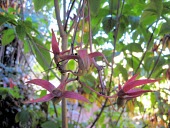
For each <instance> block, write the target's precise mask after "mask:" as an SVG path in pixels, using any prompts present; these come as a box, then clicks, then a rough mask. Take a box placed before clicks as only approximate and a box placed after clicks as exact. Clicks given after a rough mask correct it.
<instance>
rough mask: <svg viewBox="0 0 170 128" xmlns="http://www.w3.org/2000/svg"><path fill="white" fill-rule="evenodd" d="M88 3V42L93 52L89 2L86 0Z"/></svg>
mask: <svg viewBox="0 0 170 128" xmlns="http://www.w3.org/2000/svg"><path fill="white" fill-rule="evenodd" d="M87 5H88V18H89V42H90V52H93V50H92V30H91V16H90V4H89V1H88V0H87Z"/></svg>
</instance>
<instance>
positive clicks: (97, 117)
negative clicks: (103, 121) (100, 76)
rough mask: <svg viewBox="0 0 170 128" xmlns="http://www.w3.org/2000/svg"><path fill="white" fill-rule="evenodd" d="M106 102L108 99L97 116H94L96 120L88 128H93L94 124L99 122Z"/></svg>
mask: <svg viewBox="0 0 170 128" xmlns="http://www.w3.org/2000/svg"><path fill="white" fill-rule="evenodd" d="M107 101H108V98H107V99H106V100H105V102H104V105H103V106H102V108H101V110H100V112H99V114H98V115H97V116H96V119H95V120H94V121H93V123H92V125H91V126H90V128H93V126H94V125H95V124H96V122H97V121H98V120H99V118H100V116H101V115H102V113H103V111H104V108H105V106H106V103H107Z"/></svg>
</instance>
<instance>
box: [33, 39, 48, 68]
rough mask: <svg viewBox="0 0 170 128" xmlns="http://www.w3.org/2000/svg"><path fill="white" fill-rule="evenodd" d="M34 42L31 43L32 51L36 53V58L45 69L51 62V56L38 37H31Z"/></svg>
mask: <svg viewBox="0 0 170 128" xmlns="http://www.w3.org/2000/svg"><path fill="white" fill-rule="evenodd" d="M33 40H34V42H33V43H35V44H34V45H33V48H34V52H35V55H36V60H37V61H38V63H39V64H40V65H41V66H42V68H43V69H44V70H47V69H48V68H49V66H50V63H51V57H50V53H49V51H48V49H47V48H46V47H45V45H44V44H43V43H41V41H40V40H39V39H38V38H33Z"/></svg>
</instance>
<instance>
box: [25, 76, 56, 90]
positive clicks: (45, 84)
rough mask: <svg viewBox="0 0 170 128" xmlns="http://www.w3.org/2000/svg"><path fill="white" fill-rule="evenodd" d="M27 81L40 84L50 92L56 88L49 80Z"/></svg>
mask: <svg viewBox="0 0 170 128" xmlns="http://www.w3.org/2000/svg"><path fill="white" fill-rule="evenodd" d="M26 83H29V84H36V85H39V86H41V87H43V88H45V89H46V90H48V91H49V92H52V91H53V90H54V89H55V86H54V85H53V84H51V83H50V82H48V81H47V80H42V79H33V80H30V81H27V82H26Z"/></svg>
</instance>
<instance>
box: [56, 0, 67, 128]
mask: <svg viewBox="0 0 170 128" xmlns="http://www.w3.org/2000/svg"><path fill="white" fill-rule="evenodd" d="M64 5H65V4H63V6H64ZM65 6H66V5H65ZM54 7H55V14H56V19H57V23H58V27H59V32H60V36H61V38H62V51H65V50H67V46H68V43H67V40H68V37H67V34H66V32H65V31H64V27H63V25H62V22H61V17H60V8H59V1H58V0H54ZM63 8H65V9H66V7H63ZM64 12H66V10H64ZM63 22H64V23H65V18H64V21H63ZM62 66H63V69H65V67H66V66H65V65H64V62H63V63H62ZM65 77H66V76H65V75H62V76H61V81H62V80H63V79H64V78H65ZM62 128H68V120H67V103H66V99H65V98H62Z"/></svg>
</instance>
